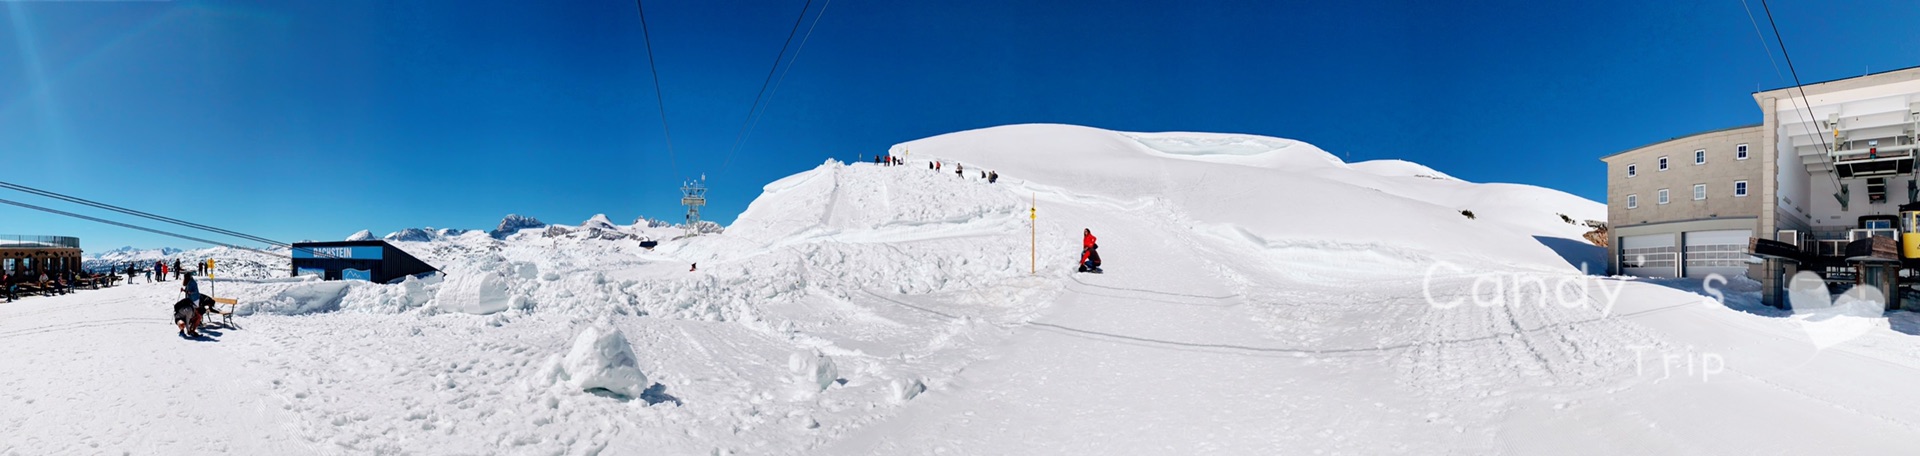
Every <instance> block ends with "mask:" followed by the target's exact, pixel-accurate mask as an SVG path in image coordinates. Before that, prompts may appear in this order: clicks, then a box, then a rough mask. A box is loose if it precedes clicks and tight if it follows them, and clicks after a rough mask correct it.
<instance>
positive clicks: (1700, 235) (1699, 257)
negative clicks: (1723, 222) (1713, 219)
mask: <svg viewBox="0 0 1920 456" xmlns="http://www.w3.org/2000/svg"><path fill="white" fill-rule="evenodd" d="M1751 237H1753V230H1720V231H1689V232H1687V234H1686V235H1685V238H1686V241H1685V243H1686V246H1687V248H1686V252H1685V254H1686V256H1685V258H1684V261H1686V263H1687V267H1686V273H1687V277H1694V278H1703V277H1706V276H1707V275H1709V274H1720V275H1721V276H1724V277H1727V278H1732V277H1734V276H1744V275H1746V274H1747V266H1748V265H1749V263H1747V258H1748V257H1749V255H1747V239H1748V238H1751Z"/></svg>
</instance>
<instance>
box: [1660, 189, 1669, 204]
mask: <svg viewBox="0 0 1920 456" xmlns="http://www.w3.org/2000/svg"><path fill="white" fill-rule="evenodd" d="M1660 204H1667V189H1664V188H1663V189H1660Z"/></svg>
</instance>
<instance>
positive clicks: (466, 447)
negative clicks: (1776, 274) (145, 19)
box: [0, 125, 1920, 455]
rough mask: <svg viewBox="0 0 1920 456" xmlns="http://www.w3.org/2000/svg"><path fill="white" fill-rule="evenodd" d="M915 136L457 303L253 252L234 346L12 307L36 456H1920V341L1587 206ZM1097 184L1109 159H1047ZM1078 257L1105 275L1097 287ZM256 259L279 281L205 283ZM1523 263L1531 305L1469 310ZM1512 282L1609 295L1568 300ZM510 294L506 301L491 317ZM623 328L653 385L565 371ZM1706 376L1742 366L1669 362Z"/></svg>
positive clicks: (1219, 143)
mask: <svg viewBox="0 0 1920 456" xmlns="http://www.w3.org/2000/svg"><path fill="white" fill-rule="evenodd" d="M910 145H911V146H912V150H913V151H915V152H914V155H912V156H911V157H909V164H908V165H907V166H904V167H883V166H875V165H871V164H855V165H842V164H838V163H831V162H830V163H827V164H823V165H822V166H821V167H820V168H817V169H815V170H812V171H809V172H805V173H801V174H798V175H795V176H792V177H788V178H785V179H781V180H779V181H776V182H774V183H771V184H769V185H767V186H766V189H765V194H763V195H762V196H761V198H760V199H758V200H756V201H755V202H754V204H753V205H752V206H750V207H749V209H748V210H747V211H746V212H745V213H743V214H742V216H741V218H740V220H739V221H738V222H737V223H736V224H735V225H734V226H732V227H728V229H727V230H726V232H725V233H722V234H716V235H706V236H699V237H694V238H690V239H683V240H673V241H667V242H663V243H662V244H661V245H660V246H659V247H658V248H657V249H654V250H648V249H643V248H640V247H639V246H638V241H636V240H632V239H622V240H606V239H602V238H600V237H598V236H597V235H581V234H578V233H575V232H576V231H591V230H575V229H572V228H569V227H564V226H563V227H560V228H561V229H558V230H552V231H549V230H542V229H530V230H526V231H523V232H520V233H518V234H513V235H509V236H505V237H506V239H504V240H500V239H494V238H492V237H490V236H488V235H487V233H482V232H471V233H465V234H457V233H456V234H446V235H433V236H429V238H431V239H433V240H430V241H424V242H415V241H399V242H395V244H396V245H398V246H400V247H401V248H403V249H406V250H407V251H409V252H411V253H413V254H414V255H416V256H419V257H421V258H422V259H425V260H427V261H428V262H429V263H431V264H435V265H438V266H440V267H441V268H442V269H443V270H444V271H445V275H444V276H443V277H438V278H432V279H427V280H410V281H407V282H405V283H401V284H394V285H375V284H366V283H339V282H335V283H319V282H311V281H303V280H291V279H265V277H270V276H274V275H278V274H279V272H277V271H285V270H286V269H287V268H286V267H285V265H284V264H274V263H273V262H272V260H269V259H263V258H256V257H247V258H248V259H247V261H246V262H236V263H234V265H235V267H236V268H241V267H242V265H245V266H244V268H243V269H242V271H244V273H240V274H236V275H238V276H241V277H251V278H248V279H240V280H222V281H217V282H216V283H215V284H213V285H214V286H216V287H217V288H214V289H215V290H217V292H216V294H218V295H222V296H228V297H235V298H238V299H240V300H241V301H242V302H244V303H246V304H245V305H243V308H242V312H241V314H242V315H241V316H240V317H238V322H237V323H238V327H237V328H223V327H214V328H213V329H210V330H209V331H208V337H207V338H206V339H205V340H189V339H183V338H181V337H179V336H177V335H175V334H174V332H173V328H172V327H171V325H170V323H169V320H168V316H167V315H168V310H170V309H169V308H168V303H170V302H171V301H172V300H173V299H175V296H176V294H177V288H178V286H177V284H174V283H166V284H147V283H138V284H133V285H126V286H120V287H114V288H109V289H105V290H98V291H95V290H83V291H81V292H80V293H76V294H73V295H67V296H59V297H51V298H44V297H32V298H28V299H26V300H22V301H20V302H18V303H13V304H0V344H4V346H6V347H7V348H6V353H7V354H8V356H6V357H4V358H0V400H4V401H6V403H8V404H10V405H9V406H8V407H6V408H4V409H0V434H3V435H6V436H8V437H7V438H5V439H0V454H9V455H10V454H50V453H84V454H131V453H140V454H146V453H163V454H203V453H230V454H231V453H238V454H942V453H944V454H1303V453H1358V454H1433V453H1446V454H1594V453H1601V454H1633V453H1639V454H1649V453H1718V454H1749V453H1782V452H1784V453H1816V452H1819V453H1834V454H1862V453H1898V452H1900V451H1902V450H1905V449H1907V448H1909V445H1908V444H1907V442H1910V441H1912V438H1913V437H1915V436H1920V410H1916V409H1915V408H1914V407H1912V404H1914V403H1920V401H1916V399H1920V397H1916V396H1920V394H1915V393H1912V392H1911V389H1910V388H1909V386H1910V385H1908V383H1910V382H1911V380H1912V379H1914V378H1920V375H1916V374H1920V341H1916V339H1920V338H1916V337H1915V336H1912V335H1910V334H1908V333H1910V332H1911V331H1912V330H1911V329H1909V330H1907V332H1908V333H1902V332H1899V331H1895V330H1891V329H1892V328H1889V327H1888V325H1887V324H1884V323H1883V324H1881V325H1880V326H1879V327H1877V328H1876V329H1875V330H1874V331H1870V332H1869V333H1868V334H1866V335H1865V336H1863V337H1862V338H1860V339H1858V340H1856V341H1852V342H1849V343H1847V344H1845V345H1843V346H1840V347H1835V348H1829V349H1827V350H1814V349H1813V348H1812V346H1811V345H1810V344H1809V343H1808V342H1807V339H1806V337H1805V336H1804V333H1803V332H1802V331H1801V330H1800V328H1799V327H1798V326H1796V323H1795V322H1793V321H1791V320H1788V319H1785V318H1778V317H1777V316H1767V315H1766V314H1764V311H1755V310H1751V309H1749V310H1745V311H1743V310H1740V309H1743V308H1744V307H1738V306H1736V305H1723V304H1720V303H1716V302H1712V301H1705V298H1704V297H1703V296H1701V295H1700V294H1697V293H1695V292H1692V291H1689V290H1680V289H1675V288H1669V287H1667V286H1661V285H1658V284H1653V283H1647V282H1642V281H1637V280H1622V279H1618V278H1605V277H1590V276H1584V275H1580V273H1579V271H1578V269H1577V268H1575V267H1573V266H1572V265H1568V264H1565V262H1564V261H1562V260H1561V259H1560V258H1559V257H1557V256H1555V255H1553V254H1552V252H1551V251H1549V250H1548V249H1547V248H1546V247H1544V246H1542V245H1539V243H1538V242H1536V241H1535V240H1534V236H1553V237H1569V238H1574V237H1577V236H1578V231H1579V228H1578V227H1571V226H1569V225H1566V224H1564V223H1563V222H1561V221H1560V220H1559V219H1558V217H1557V213H1555V212H1556V211H1559V212H1561V213H1567V214H1569V215H1571V216H1574V217H1575V218H1599V214H1600V213H1601V212H1602V210H1603V207H1600V206H1598V205H1597V204H1595V203H1591V202H1586V201H1583V200H1578V199H1577V198H1571V197H1570V196H1568V195H1564V194H1561V193H1558V192H1551V191H1547V190H1542V189H1531V188H1530V187H1522V186H1485V185H1480V184H1471V183H1465V182H1460V181H1457V180H1452V179H1450V178H1443V177H1444V176H1445V175H1444V174H1439V173H1438V172H1436V171H1432V170H1428V169H1425V168H1424V167H1420V166H1418V165H1414V164H1410V163H1384V164H1372V165H1366V166H1352V167H1349V166H1348V165H1345V164H1343V163H1340V162H1339V161H1338V160H1337V159H1334V158H1332V155H1330V154H1326V153H1325V152H1323V151H1319V150H1318V149H1316V148H1313V147H1312V146H1311V145H1307V144H1305V143H1299V142H1294V141H1288V140H1281V139H1277V138H1259V137H1250V136H1246V135H1211V134H1183V133H1167V134H1132V135H1128V134H1118V133H1113V132H1102V131H1099V130H1092V129H1082V128H1077V127H1063V126H1044V125H1042V126H1015V127H1003V128H999V129H991V130H983V131H978V132H963V133H957V134H954V135H946V136H941V137H935V138H929V139H926V140H921V141H916V142H913V143H910ZM1033 150H1048V151H1051V153H1054V154H1055V155H1054V156H1048V157H1038V158H1036V156H1037V154H1034V153H1032V152H1031V151H1033ZM1088 150H1092V152H1089V151H1088ZM1116 151H1118V152H1116ZM1076 154H1079V155H1076ZM1087 154H1093V155H1087ZM1098 154H1120V155H1098ZM1126 154H1134V155H1126ZM929 157H932V158H929ZM1089 157H1093V158H1112V159H1113V160H1109V161H1099V162H1100V163H1103V168H1101V169H1098V170H1088V169H1079V168H1063V167H1058V166H1046V165H1048V164H1053V163H1088V162H1095V161H1096V160H1092V159H1090V158H1089ZM1043 158H1044V159H1043ZM929 159H940V160H942V161H944V162H946V163H948V164H949V166H951V165H952V164H954V163H965V164H966V166H967V167H968V168H969V169H976V170H977V169H993V170H997V171H1000V172H1001V174H1002V175H1003V177H1002V179H1001V181H1000V183H998V184H986V183H984V182H981V181H980V180H978V179H977V178H972V177H960V176H954V175H953V173H952V172H951V168H948V170H947V171H942V172H939V173H935V172H932V171H928V170H925V169H921V168H924V165H925V164H926V160H929ZM1028 160H1039V161H1037V162H1029V161H1028ZM1136 161H1137V162H1136ZM916 164H917V165H920V166H918V167H916V166H914V165H916ZM1260 173H1268V174H1260ZM1207 192H1226V193H1223V194H1209V193H1207ZM1285 192H1307V193H1305V194H1291V195H1289V194H1287V193H1285ZM1223 195H1228V196H1230V197H1229V198H1228V201H1224V202H1223V201H1218V200H1219V198H1221V197H1222V196H1223ZM1569 198H1571V199H1569ZM1033 200H1037V201H1038V205H1039V207H1040V216H1039V219H1038V220H1037V222H1029V221H1028V220H1027V218H1026V216H1027V214H1026V208H1027V204H1028V202H1029V201H1033ZM1270 201H1271V202H1273V203H1274V204H1275V206H1274V207H1271V208H1269V207H1267V206H1265V205H1264V204H1266V203H1267V202H1270ZM1569 201H1571V202H1569ZM1495 203H1498V204H1495ZM1460 204H1473V205H1474V206H1473V208H1475V209H1476V211H1477V212H1481V213H1482V217H1480V218H1479V219H1476V220H1465V219H1464V218H1462V217H1460V216H1459V215H1458V214H1457V213H1456V211H1457V210H1458V209H1460V208H1461V207H1460V206H1459V205H1460ZM1235 208H1238V209H1241V210H1238V211H1236V210H1230V209H1235ZM1241 212H1246V213H1241ZM1378 212H1385V213H1384V214H1381V213H1378ZM1029 223H1037V226H1036V228H1037V229H1035V230H1034V231H1029ZM1383 223H1392V224H1395V226H1384V227H1383V226H1375V225H1380V224H1383ZM1342 224H1351V225H1353V226H1351V227H1350V228H1349V229H1341V227H1342ZM600 225H605V223H604V221H600V222H599V223H596V224H595V226H596V227H597V228H595V229H596V230H599V231H606V230H607V228H606V227H604V226H600ZM1082 228H1092V229H1093V230H1094V232H1095V234H1096V235H1098V236H1099V237H1100V240H1101V244H1102V256H1103V257H1105V258H1104V259H1105V260H1106V261H1107V265H1106V266H1107V267H1106V273H1105V274H1073V273H1071V272H1070V271H1071V269H1072V268H1073V266H1074V262H1075V260H1077V259H1078V253H1079V246H1078V241H1079V238H1078V235H1079V233H1080V230H1081V229H1082ZM613 229H614V230H616V231H618V230H629V231H632V232H634V233H635V234H642V235H647V236H652V237H664V236H663V233H664V232H662V233H655V232H647V231H645V230H644V229H642V228H640V227H625V228H622V227H613ZM1396 230H1397V231H1396ZM549 232H551V233H554V234H553V235H548V234H547V233H549ZM1034 233H1037V235H1036V234H1034ZM1383 233H1397V234H1392V235H1388V234H1383ZM1030 236H1033V237H1032V238H1030ZM1030 242H1033V243H1034V244H1033V245H1034V247H1030V246H1029V243H1030ZM1029 248H1033V249H1034V250H1030V251H1029V252H1021V250H1029ZM1023 253H1026V254H1028V255H1021V254H1023ZM118 255H120V256H122V257H125V258H120V257H116V258H120V259H122V260H124V261H136V260H138V261H150V260H151V259H152V258H151V255H148V254H146V253H141V252H124V253H119V254H118ZM139 255H148V256H139ZM223 255H236V256H237V255H245V254H244V253H237V252H228V251H220V252H213V251H190V252H180V253H176V254H174V256H179V257H184V258H189V259H192V258H200V257H219V258H224V256H223ZM1022 257H1029V258H1022ZM1030 258H1037V264H1034V265H1030V264H1029V261H1030ZM223 261H224V260H223ZM691 263H698V264H699V265H700V267H699V269H698V270H697V271H693V272H689V271H688V268H689V266H690V264H691ZM1441 263H1445V264H1447V265H1450V266H1452V268H1450V269H1443V270H1440V271H1441V272H1440V273H1437V274H1432V273H1433V271H1435V270H1434V269H1433V268H1432V266H1433V265H1435V264H1441ZM1029 268H1033V269H1035V270H1037V273H1030V272H1029ZM1429 274H1432V275H1429ZM1489 274H1491V275H1494V276H1496V277H1500V278H1504V279H1508V280H1509V283H1507V286H1508V287H1509V288H1503V289H1501V290H1502V292H1504V293H1507V294H1506V297H1507V298H1509V301H1508V302H1504V303H1501V304H1498V305H1479V304H1476V303H1474V302H1473V301H1474V299H1475V298H1476V297H1480V298H1484V297H1487V295H1486V293H1487V291H1486V289H1485V286H1486V284H1485V283H1481V282H1479V281H1477V279H1482V278H1484V277H1485V276H1486V275H1489ZM486 277H493V278H495V279H496V280H478V281H476V280H477V279H476V278H486ZM1513 280H1520V281H1521V282H1523V283H1531V282H1527V281H1531V280H1538V281H1540V282H1541V283H1543V284H1546V285H1548V286H1551V285H1552V284H1556V283H1563V282H1565V283H1585V284H1587V285H1589V286H1590V288H1587V289H1585V290H1583V291H1581V292H1577V293H1575V292H1569V293H1566V294H1565V295H1567V296H1571V297H1572V301H1573V303H1575V304H1576V305H1571V306H1566V305H1559V303H1558V302H1555V301H1556V299H1557V298H1559V297H1562V295H1563V294H1562V293H1559V290H1558V289H1552V288H1545V287H1535V288H1528V287H1518V286H1515V285H1513V283H1512V281H1513ZM455 283H459V284H463V286H467V287H469V288H473V289H475V290H478V291H479V292H478V293H453V292H449V291H448V290H451V289H455V288H457V287H453V286H452V285H453V284H455ZM1749 283H1750V282H1749ZM495 286H497V287H502V289H499V290H491V289H487V288H488V287H495ZM1608 287H1619V289H1618V293H1619V296H1620V299H1619V300H1618V301H1609V300H1608V299H1607V296H1609V295H1608V293H1611V292H1612V291H1604V290H1611V288H1608ZM496 291H497V292H498V295H500V296H506V297H507V301H506V302H505V303H504V305H501V306H499V307H504V308H505V309H506V310H503V311H500V310H497V308H496V307H492V306H489V305H476V304H486V303H473V302H465V301H467V300H473V299H481V298H476V297H475V296H492V295H494V294H493V293H492V292H496ZM1733 293H1735V295H1734V296H1733V298H1734V299H1733V300H1734V301H1740V300H1750V296H1746V295H1739V294H1738V293H1749V291H1739V290H1736V291H1734V292H1733ZM1429 296H1431V297H1432V299H1436V300H1440V301H1450V300H1455V299H1458V300H1461V301H1460V302H1462V305H1459V306H1455V307H1446V306H1436V305H1434V304H1433V303H1431V302H1429V298H1428V297H1429ZM1541 300H1545V301H1548V302H1545V303H1542V302H1541ZM1610 302H1611V303H1613V304H1608V303H1610ZM495 304H499V303H495ZM468 312H478V313H480V314H478V315H475V314H470V313H468ZM1756 312H1760V313H1758V314H1757V313H1756ZM1902 318H1904V317H1902ZM1897 321H1899V322H1901V323H1899V324H1906V325H1911V319H1908V320H1897ZM600 326H609V327H612V328H614V329H618V330H619V331H620V332H621V333H623V334H625V335H626V339H627V341H628V343H629V344H630V345H631V348H632V351H633V353H634V354H635V355H636V357H637V366H636V367H637V368H638V369H639V370H640V371H641V372H644V374H645V376H646V377H647V378H648V380H649V381H650V383H652V384H651V385H648V388H646V392H645V393H642V394H640V395H639V396H638V397H621V396H616V395H611V394H610V393H605V392H600V393H595V392H588V391H580V390H579V389H577V388H570V387H568V383H567V382H565V381H562V379H563V377H565V376H566V375H569V374H568V373H566V372H562V371H560V370H559V366H560V360H561V358H562V357H565V356H567V355H568V349H569V347H570V346H571V345H572V344H573V339H574V338H575V336H576V335H578V334H580V333H581V332H582V331H583V330H584V329H587V328H591V327H600ZM1703 354H1712V355H1715V356H1722V357H1724V359H1725V360H1726V369H1725V372H1723V373H1720V374H1719V375H1717V376H1715V377H1713V378H1711V379H1705V380H1703V379H1700V378H1698V374H1699V373H1698V372H1693V373H1691V374H1690V373H1689V372H1679V373H1678V374H1677V375H1668V374H1670V373H1673V372H1670V371H1672V369H1671V368H1684V367H1685V366H1671V365H1669V366H1662V365H1661V364H1660V363H1661V362H1662V360H1661V359H1660V358H1659V357H1660V356H1668V355H1678V356H1682V357H1687V358H1689V359H1692V360H1695V361H1697V360H1698V359H1699V358H1700V356H1701V355H1703ZM1649 363H1652V364H1651V365H1650V364H1649ZM827 364H830V365H831V369H826V370H823V369H822V368H823V366H827ZM822 372H826V373H833V374H837V375H834V376H832V377H831V378H829V377H825V376H823V375H825V374H821V373H822ZM1689 375H1692V377H1690V376H1689ZM823 383H824V384H825V385H826V386H825V387H824V389H823V388H822V387H821V385H822V384H823ZM1836 385H1839V386H1836ZM1788 424H1791V425H1788Z"/></svg>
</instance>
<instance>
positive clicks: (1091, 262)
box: [1080, 229, 1105, 274]
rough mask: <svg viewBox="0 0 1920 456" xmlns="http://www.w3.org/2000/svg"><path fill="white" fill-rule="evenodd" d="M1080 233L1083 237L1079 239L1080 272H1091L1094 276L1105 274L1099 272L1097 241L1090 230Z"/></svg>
mask: <svg viewBox="0 0 1920 456" xmlns="http://www.w3.org/2000/svg"><path fill="white" fill-rule="evenodd" d="M1081 231H1082V236H1083V237H1082V238H1081V239H1080V272H1091V273H1094V274H1099V273H1102V272H1105V271H1102V270H1100V244H1099V243H1098V241H1099V240H1098V239H1095V238H1094V237H1093V230H1092V229H1083V230H1081Z"/></svg>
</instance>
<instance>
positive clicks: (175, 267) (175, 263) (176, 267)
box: [173, 258, 186, 277]
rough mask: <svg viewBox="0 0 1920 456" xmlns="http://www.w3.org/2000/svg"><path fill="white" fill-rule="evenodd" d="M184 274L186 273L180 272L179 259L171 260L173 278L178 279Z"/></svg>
mask: <svg viewBox="0 0 1920 456" xmlns="http://www.w3.org/2000/svg"><path fill="white" fill-rule="evenodd" d="M184 272H186V271H182V270H180V259H179V258H175V259H173V276H174V277H179V276H180V274H181V273H184Z"/></svg>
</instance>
